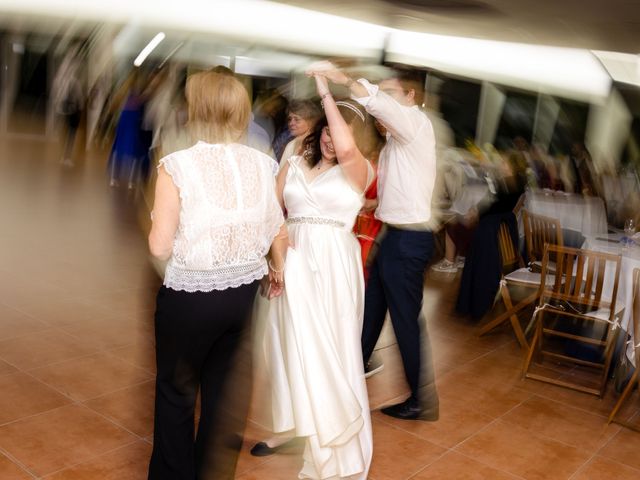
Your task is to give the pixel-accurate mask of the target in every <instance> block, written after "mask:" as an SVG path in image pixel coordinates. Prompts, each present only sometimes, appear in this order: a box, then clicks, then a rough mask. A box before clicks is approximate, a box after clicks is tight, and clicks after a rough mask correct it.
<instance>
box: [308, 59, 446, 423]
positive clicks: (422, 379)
mask: <svg viewBox="0 0 640 480" xmlns="http://www.w3.org/2000/svg"><path fill="white" fill-rule="evenodd" d="M312 71H313V72H314V73H316V74H320V75H324V76H325V77H327V78H328V79H329V80H331V81H332V82H333V83H336V84H339V85H344V86H346V87H347V88H349V90H350V93H351V98H353V99H354V100H356V101H357V102H359V103H360V104H361V105H363V106H364V107H365V109H366V110H367V112H369V113H370V114H371V115H373V116H374V117H375V118H376V119H377V120H378V121H379V122H380V123H381V124H382V125H383V126H384V127H385V128H386V129H387V143H386V145H385V147H384V148H383V149H382V151H381V153H380V159H379V161H378V207H377V209H376V213H375V215H376V217H377V218H378V219H380V220H381V221H383V222H384V223H385V224H386V225H387V234H386V236H385V237H384V239H383V240H382V243H381V245H380V248H379V250H378V254H377V256H376V258H375V260H374V262H373V264H372V265H371V270H370V274H369V280H368V284H367V290H366V293H365V313H364V326H363V331H362V350H363V357H364V361H365V369H367V365H368V363H369V358H370V356H371V354H372V353H373V349H374V347H375V344H376V342H377V341H378V337H379V336H380V332H381V330H382V326H383V324H384V319H385V316H386V313H387V310H389V312H390V315H391V321H392V323H393V329H394V331H395V334H396V338H397V340H398V347H399V349H400V353H401V356H402V362H403V365H404V370H405V375H406V378H407V382H408V384H409V386H410V388H411V396H410V397H409V398H408V399H407V400H406V401H404V402H402V403H400V404H397V405H393V406H390V407H387V408H384V409H382V412H383V413H385V414H387V415H390V416H393V417H396V418H402V419H407V420H415V419H421V420H431V421H433V420H437V419H438V395H437V392H436V389H435V380H434V373H433V364H432V361H431V347H430V343H429V337H428V334H427V328H426V322H424V321H421V315H420V313H421V310H422V293H423V284H424V272H425V269H426V266H427V263H428V262H429V259H430V257H431V255H432V252H433V234H432V232H431V231H429V230H428V226H429V220H430V219H431V200H432V195H433V189H434V184H435V178H436V144H435V136H434V133H433V127H432V125H431V122H430V121H429V119H428V117H427V116H426V115H425V114H424V113H423V112H422V111H421V110H420V108H419V107H418V105H419V104H420V103H421V100H422V98H421V96H422V93H423V85H424V83H421V82H420V80H419V79H418V78H416V74H415V73H414V72H404V71H398V72H396V73H395V74H394V76H393V77H392V78H389V79H386V80H384V81H382V82H380V84H379V85H373V84H371V83H369V82H368V81H367V80H364V79H360V80H358V81H355V80H354V79H352V78H350V77H349V76H347V75H346V74H345V73H344V72H342V71H340V70H339V69H337V68H336V67H335V66H334V65H332V64H331V63H329V62H320V63H317V64H315V66H314V67H312Z"/></svg>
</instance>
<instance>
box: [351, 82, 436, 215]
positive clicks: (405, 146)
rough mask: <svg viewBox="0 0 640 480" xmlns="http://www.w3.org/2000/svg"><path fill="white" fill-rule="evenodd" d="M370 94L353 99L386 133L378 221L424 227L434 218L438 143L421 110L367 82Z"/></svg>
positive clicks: (377, 210) (379, 167) (380, 175)
mask: <svg viewBox="0 0 640 480" xmlns="http://www.w3.org/2000/svg"><path fill="white" fill-rule="evenodd" d="M358 82H360V84H362V85H363V86H364V87H365V88H366V89H367V92H368V93H369V96H367V97H360V98H356V97H352V98H353V99H354V100H355V101H357V102H358V103H360V104H361V105H362V106H363V107H364V108H365V109H366V110H367V112H369V113H370V114H371V115H373V116H374V117H375V118H376V119H377V120H378V121H379V122H380V123H381V124H382V125H384V127H385V128H386V129H387V144H386V145H385V147H384V148H383V149H382V151H381V152H380V158H379V160H378V208H377V209H376V213H375V215H376V218H378V219H379V220H381V221H383V222H385V223H389V224H391V225H400V226H411V225H413V224H424V225H426V223H427V222H428V221H429V220H430V218H431V197H432V195H433V188H434V184H435V179H436V141H435V135H434V133H433V127H432V126H431V122H430V121H429V118H428V117H427V116H426V115H425V114H424V113H423V112H422V111H421V110H420V108H418V106H412V107H407V106H404V105H401V104H400V103H398V102H397V101H396V100H394V99H393V98H392V97H391V96H389V95H387V94H386V93H384V92H383V91H381V90H379V88H378V86H377V85H372V84H371V83H369V82H368V81H367V80H365V79H360V80H358Z"/></svg>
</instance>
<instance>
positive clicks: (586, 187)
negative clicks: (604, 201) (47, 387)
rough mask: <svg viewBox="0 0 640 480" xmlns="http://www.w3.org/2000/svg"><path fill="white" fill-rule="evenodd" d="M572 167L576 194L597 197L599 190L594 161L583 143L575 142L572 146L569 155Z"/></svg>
mask: <svg viewBox="0 0 640 480" xmlns="http://www.w3.org/2000/svg"><path fill="white" fill-rule="evenodd" d="M569 159H570V160H571V166H572V167H573V173H574V177H575V180H576V184H575V192H576V193H582V194H583V195H593V196H597V195H598V192H599V188H597V187H596V183H595V180H594V179H595V178H596V176H595V174H594V172H593V161H592V160H591V154H590V153H589V151H588V150H587V147H586V146H585V144H584V143H583V142H574V143H573V145H571V154H570V155H569Z"/></svg>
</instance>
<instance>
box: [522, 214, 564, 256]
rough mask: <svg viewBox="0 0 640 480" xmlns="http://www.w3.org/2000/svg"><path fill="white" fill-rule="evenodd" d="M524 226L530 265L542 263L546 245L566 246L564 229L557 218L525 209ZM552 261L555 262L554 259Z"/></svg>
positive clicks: (523, 215)
mask: <svg viewBox="0 0 640 480" xmlns="http://www.w3.org/2000/svg"><path fill="white" fill-rule="evenodd" d="M522 225H523V227H524V238H525V244H526V247H527V258H528V260H527V261H528V262H529V263H532V262H540V261H542V257H543V255H544V247H545V245H546V244H550V245H559V246H562V245H564V240H563V238H562V227H561V226H560V220H558V219H557V218H551V217H545V216H542V215H537V214H535V213H531V212H529V211H527V210H526V209H523V210H522ZM551 260H553V261H555V259H554V258H553V257H551Z"/></svg>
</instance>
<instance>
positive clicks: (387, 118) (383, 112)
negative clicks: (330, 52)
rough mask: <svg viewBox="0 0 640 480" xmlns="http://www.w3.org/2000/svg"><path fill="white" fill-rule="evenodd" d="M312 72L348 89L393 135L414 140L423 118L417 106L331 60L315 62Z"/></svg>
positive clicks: (405, 140) (406, 139) (400, 139)
mask: <svg viewBox="0 0 640 480" xmlns="http://www.w3.org/2000/svg"><path fill="white" fill-rule="evenodd" d="M309 72H311V73H312V74H316V75H322V76H324V77H326V78H327V79H328V80H329V81H331V82H332V83H335V84H337V85H343V86H345V87H347V88H348V89H349V92H350V93H351V98H353V99H354V100H356V101H357V102H358V103H360V104H361V105H362V106H363V107H364V108H365V109H366V110H367V112H368V113H369V114H371V115H373V116H374V117H375V118H376V119H377V120H378V121H379V122H380V123H381V124H382V125H384V127H385V128H386V129H387V130H388V131H389V133H390V134H391V136H392V137H393V138H395V139H396V140H398V141H399V142H401V143H409V142H411V141H412V140H413V139H414V138H415V137H416V136H417V135H418V133H419V131H420V128H422V121H421V120H422V119H421V117H420V116H418V115H416V113H417V112H416V111H415V109H413V108H411V107H410V106H408V105H402V104H400V103H399V102H398V101H397V100H396V99H394V98H393V97H392V96H391V95H389V94H387V93H386V92H384V91H382V90H381V89H380V88H379V87H378V85H373V84H371V83H369V82H368V81H366V80H364V79H361V80H358V81H356V80H354V79H353V78H351V77H349V76H348V75H347V74H346V73H344V72H343V71H342V70H340V69H338V68H337V67H336V66H335V65H333V64H332V63H331V62H327V61H324V62H316V63H314V64H313V65H312V66H311V67H310V68H309Z"/></svg>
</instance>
